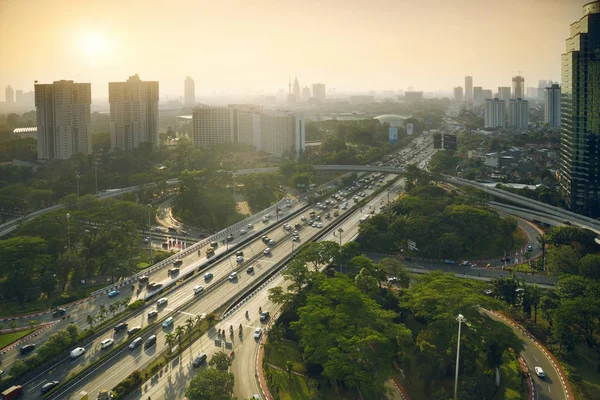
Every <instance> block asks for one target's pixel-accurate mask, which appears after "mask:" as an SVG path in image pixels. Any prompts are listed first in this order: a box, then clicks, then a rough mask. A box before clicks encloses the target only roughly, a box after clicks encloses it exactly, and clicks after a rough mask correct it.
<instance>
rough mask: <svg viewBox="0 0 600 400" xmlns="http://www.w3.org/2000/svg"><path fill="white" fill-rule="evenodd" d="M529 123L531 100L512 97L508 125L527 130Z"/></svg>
mask: <svg viewBox="0 0 600 400" xmlns="http://www.w3.org/2000/svg"><path fill="white" fill-rule="evenodd" d="M528 125H529V102H528V101H527V100H523V99H510V100H509V102H508V126H509V128H513V129H515V130H518V131H524V130H527V126H528Z"/></svg>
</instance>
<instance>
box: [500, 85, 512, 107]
mask: <svg viewBox="0 0 600 400" xmlns="http://www.w3.org/2000/svg"><path fill="white" fill-rule="evenodd" d="M498 99H500V100H502V101H505V102H506V104H508V101H509V100H510V86H498Z"/></svg>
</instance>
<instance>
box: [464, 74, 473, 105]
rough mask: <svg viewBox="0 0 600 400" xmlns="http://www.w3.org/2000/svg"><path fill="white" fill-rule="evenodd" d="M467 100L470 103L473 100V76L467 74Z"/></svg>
mask: <svg viewBox="0 0 600 400" xmlns="http://www.w3.org/2000/svg"><path fill="white" fill-rule="evenodd" d="M465 101H466V102H467V103H470V102H472V101H473V77H472V76H465Z"/></svg>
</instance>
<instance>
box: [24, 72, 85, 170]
mask: <svg viewBox="0 0 600 400" xmlns="http://www.w3.org/2000/svg"><path fill="white" fill-rule="evenodd" d="M91 104H92V85H91V84H90V83H75V82H73V81H55V82H54V83H51V84H35V107H36V110H37V150H38V160H40V161H46V160H54V159H62V160H64V159H67V158H69V157H71V156H72V155H73V154H75V153H80V152H81V153H87V154H90V153H91V152H92V134H91V131H90V118H91V117H90V108H91Z"/></svg>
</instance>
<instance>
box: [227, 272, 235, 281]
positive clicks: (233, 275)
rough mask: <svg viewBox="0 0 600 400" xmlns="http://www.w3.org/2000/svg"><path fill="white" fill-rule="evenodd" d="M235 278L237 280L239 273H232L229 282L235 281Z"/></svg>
mask: <svg viewBox="0 0 600 400" xmlns="http://www.w3.org/2000/svg"><path fill="white" fill-rule="evenodd" d="M235 278H237V272H232V273H231V274H230V275H229V280H230V281H233V280H234V279H235Z"/></svg>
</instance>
